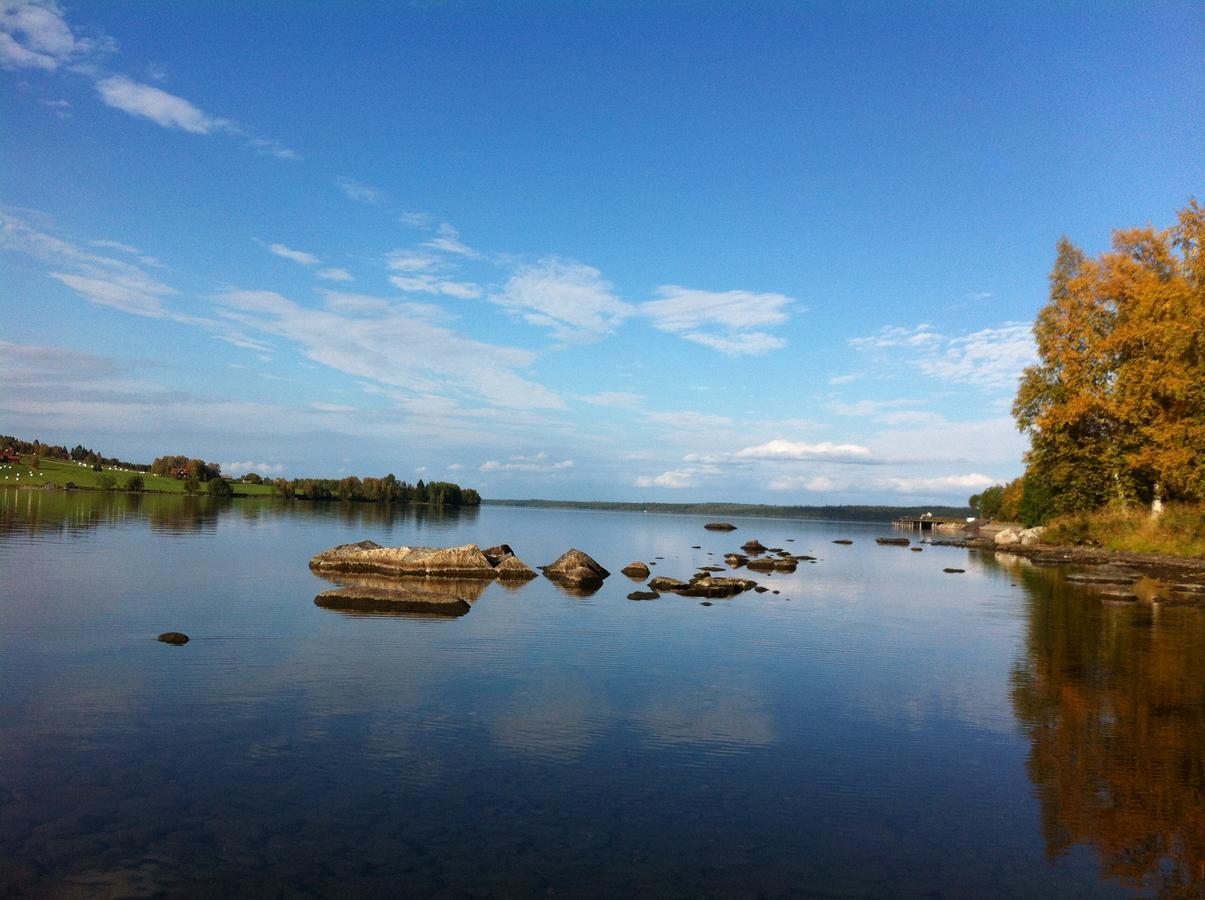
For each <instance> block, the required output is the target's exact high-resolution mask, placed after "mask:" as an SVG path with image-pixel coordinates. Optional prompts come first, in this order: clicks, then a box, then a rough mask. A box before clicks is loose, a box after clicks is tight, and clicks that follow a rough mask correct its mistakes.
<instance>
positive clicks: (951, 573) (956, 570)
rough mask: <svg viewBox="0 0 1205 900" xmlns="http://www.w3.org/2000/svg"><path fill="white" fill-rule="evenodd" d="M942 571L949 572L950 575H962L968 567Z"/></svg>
mask: <svg viewBox="0 0 1205 900" xmlns="http://www.w3.org/2000/svg"><path fill="white" fill-rule="evenodd" d="M942 571H943V572H946V573H948V574H950V575H960V574H962V573H963V572H965V571H966V569H942Z"/></svg>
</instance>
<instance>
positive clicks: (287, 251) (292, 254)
mask: <svg viewBox="0 0 1205 900" xmlns="http://www.w3.org/2000/svg"><path fill="white" fill-rule="evenodd" d="M268 251H269V252H270V253H274V254H276V255H277V256H280V257H283V258H284V259H291V260H292V261H293V262H295V263H298V264H300V265H303V266H316V265H318V263H320V262H322V260H321V259H319V258H318V257H317V256H315V255H314V254H313V253H306V252H305V251H304V250H293V249H291V248H289V247H286V246H285V245H284V244H269V245H268Z"/></svg>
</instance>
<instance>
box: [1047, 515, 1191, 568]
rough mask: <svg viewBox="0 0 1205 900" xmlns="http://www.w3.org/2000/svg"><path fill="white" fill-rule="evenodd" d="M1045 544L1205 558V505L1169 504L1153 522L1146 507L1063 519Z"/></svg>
mask: <svg viewBox="0 0 1205 900" xmlns="http://www.w3.org/2000/svg"><path fill="white" fill-rule="evenodd" d="M1042 542H1043V543H1047V544H1092V545H1095V546H1099V547H1104V548H1105V549H1106V550H1119V551H1125V552H1129V553H1158V554H1161V555H1164V556H1205V506H1196V505H1191V504H1176V503H1173V504H1168V506H1167V509H1165V510H1164V512H1163V515H1162V516H1160V517H1159V518H1158V519H1152V518H1151V515H1150V511H1149V510H1148V509H1146V508H1144V507H1132V508H1130V509H1104V510H1099V511H1097V512H1092V513H1082V514H1080V515H1075V516H1062V517H1060V518H1058V519H1055V520H1054V521H1053V522H1051V523H1050V527H1049V528H1048V529H1047V530H1046V533H1045V534H1043V535H1042Z"/></svg>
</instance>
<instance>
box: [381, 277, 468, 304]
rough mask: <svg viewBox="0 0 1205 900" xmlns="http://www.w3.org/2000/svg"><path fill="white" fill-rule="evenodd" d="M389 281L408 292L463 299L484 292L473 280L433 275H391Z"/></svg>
mask: <svg viewBox="0 0 1205 900" xmlns="http://www.w3.org/2000/svg"><path fill="white" fill-rule="evenodd" d="M389 282H390V284H392V285H393V286H394V287H396V288H398V289H399V290H403V291H406V292H407V293H422V294H442V295H444V296H445V297H457V298H459V299H461V300H472V299H474V298H476V297H480V296H481V293H482V291H481V286H480V285H477V284H473V283H472V282H471V281H451V280H449V279H442V278H436V277H434V276H432V275H391V276H389Z"/></svg>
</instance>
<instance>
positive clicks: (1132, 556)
mask: <svg viewBox="0 0 1205 900" xmlns="http://www.w3.org/2000/svg"><path fill="white" fill-rule="evenodd" d="M933 544H934V546H941V547H965V548H967V549H968V550H987V551H991V552H994V553H1011V554H1013V555H1014V556H1021V557H1024V558H1026V559H1028V560H1030V561H1032V562H1033V563H1035V564H1036V565H1049V566H1118V567H1126V568H1130V569H1136V570H1138V571H1140V572H1142V574H1143V575H1146V576H1147V577H1149V578H1155V579H1158V580H1160V581H1176V580H1180V579H1190V580H1191V579H1196V580H1200V579H1205V558H1202V557H1191V556H1161V555H1159V554H1156V553H1126V552H1122V551H1119V550H1105V549H1103V548H1100V547H1078V546H1074V545H1069V544H1042V543H1033V544H1021V543H1003V544H1002V543H997V542H996V541H995V540H994V539H993V538H990V537H968V538H952V539H948V540H940V541H933Z"/></svg>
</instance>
